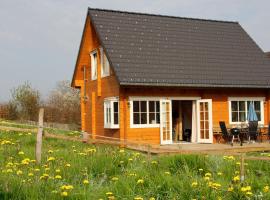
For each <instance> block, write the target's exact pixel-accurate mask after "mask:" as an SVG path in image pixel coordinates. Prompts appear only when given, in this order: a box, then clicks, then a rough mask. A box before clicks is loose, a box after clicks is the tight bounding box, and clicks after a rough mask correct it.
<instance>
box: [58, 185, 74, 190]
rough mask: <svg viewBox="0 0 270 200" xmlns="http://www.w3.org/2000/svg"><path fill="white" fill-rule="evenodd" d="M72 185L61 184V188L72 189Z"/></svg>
mask: <svg viewBox="0 0 270 200" xmlns="http://www.w3.org/2000/svg"><path fill="white" fill-rule="evenodd" d="M73 188H74V187H73V186H72V185H63V186H61V190H72V189H73Z"/></svg>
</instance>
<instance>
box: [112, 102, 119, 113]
mask: <svg viewBox="0 0 270 200" xmlns="http://www.w3.org/2000/svg"><path fill="white" fill-rule="evenodd" d="M113 111H114V112H115V113H116V112H117V113H118V102H113Z"/></svg>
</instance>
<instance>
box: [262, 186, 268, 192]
mask: <svg viewBox="0 0 270 200" xmlns="http://www.w3.org/2000/svg"><path fill="white" fill-rule="evenodd" d="M263 192H264V193H267V192H269V186H268V185H266V186H264V188H263Z"/></svg>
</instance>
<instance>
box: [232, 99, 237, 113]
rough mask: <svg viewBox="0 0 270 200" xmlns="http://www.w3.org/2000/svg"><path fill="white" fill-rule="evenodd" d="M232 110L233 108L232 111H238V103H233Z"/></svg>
mask: <svg viewBox="0 0 270 200" xmlns="http://www.w3.org/2000/svg"><path fill="white" fill-rule="evenodd" d="M231 108H232V111H237V110H238V108H237V101H232V102H231Z"/></svg>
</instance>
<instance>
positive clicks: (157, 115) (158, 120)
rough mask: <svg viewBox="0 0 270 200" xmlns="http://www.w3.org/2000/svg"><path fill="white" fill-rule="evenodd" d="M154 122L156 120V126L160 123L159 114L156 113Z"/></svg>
mask: <svg viewBox="0 0 270 200" xmlns="http://www.w3.org/2000/svg"><path fill="white" fill-rule="evenodd" d="M156 120H157V124H159V123H160V114H159V112H158V113H156Z"/></svg>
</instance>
